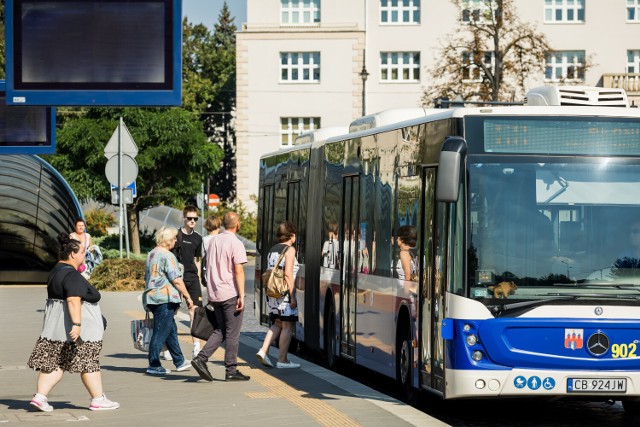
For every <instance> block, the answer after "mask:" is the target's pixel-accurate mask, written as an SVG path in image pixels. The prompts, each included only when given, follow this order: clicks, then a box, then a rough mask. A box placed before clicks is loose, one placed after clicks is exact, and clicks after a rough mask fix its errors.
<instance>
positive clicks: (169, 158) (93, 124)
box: [47, 108, 222, 254]
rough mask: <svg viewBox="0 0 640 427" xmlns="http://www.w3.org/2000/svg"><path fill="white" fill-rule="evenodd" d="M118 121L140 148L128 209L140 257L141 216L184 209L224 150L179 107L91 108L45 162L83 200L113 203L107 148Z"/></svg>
mask: <svg viewBox="0 0 640 427" xmlns="http://www.w3.org/2000/svg"><path fill="white" fill-rule="evenodd" d="M120 117H122V118H123V119H124V122H125V123H126V125H127V127H128V128H129V131H130V132H131V136H132V137H133V139H134V141H135V142H136V145H137V146H138V149H139V152H138V156H137V157H136V158H135V160H136V162H137V163H138V177H137V178H136V187H137V192H138V196H137V197H136V198H135V199H134V203H133V204H131V205H128V206H127V219H128V222H129V229H130V231H131V233H130V234H131V246H132V250H133V252H134V253H135V254H139V253H140V237H139V232H140V231H139V228H138V216H139V212H140V211H142V210H143V209H146V208H150V207H153V206H158V205H162V204H166V205H173V206H182V204H183V202H184V200H186V199H187V198H189V197H190V196H191V195H193V194H196V193H198V192H199V191H200V187H201V185H202V177H203V176H207V175H210V174H212V173H214V172H215V171H216V169H217V168H218V167H219V166H218V165H219V163H220V159H221V158H222V151H221V150H220V148H219V147H218V146H217V145H216V144H212V143H210V142H209V141H207V138H206V135H205V134H204V132H203V130H202V125H201V123H200V122H199V121H198V119H197V117H194V116H193V114H191V113H189V112H187V111H185V110H182V109H179V108H90V109H88V110H86V112H85V113H84V114H83V115H82V116H81V117H77V118H74V119H69V120H67V121H66V122H65V124H64V126H63V127H62V128H61V129H60V130H59V131H58V134H57V154H56V155H55V156H50V157H49V158H47V160H48V161H49V162H50V163H51V164H52V165H53V167H55V168H56V169H57V170H58V171H59V172H60V173H61V174H62V175H63V176H64V177H65V179H66V180H67V181H68V182H69V184H70V185H71V187H72V188H73V189H74V191H75V193H76V195H77V196H78V198H79V199H80V200H82V201H86V200H89V199H94V200H97V201H100V202H109V201H110V200H111V191H110V186H109V183H108V181H107V179H106V176H105V172H104V168H105V165H106V162H107V159H106V158H105V157H104V147H105V145H106V144H107V142H108V141H109V138H110V137H111V134H112V133H113V131H114V129H115V128H116V127H117V125H118V122H119V118H120Z"/></svg>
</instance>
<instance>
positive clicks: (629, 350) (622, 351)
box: [611, 343, 636, 359]
mask: <svg viewBox="0 0 640 427" xmlns="http://www.w3.org/2000/svg"><path fill="white" fill-rule="evenodd" d="M611 357H613V358H614V359H618V358H620V359H627V358H630V357H636V344H635V343H630V344H613V345H612V346H611Z"/></svg>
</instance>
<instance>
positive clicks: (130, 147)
mask: <svg viewBox="0 0 640 427" xmlns="http://www.w3.org/2000/svg"><path fill="white" fill-rule="evenodd" d="M137 155H138V147H137V146H136V143H135V142H133V138H132V137H131V133H129V129H127V126H126V125H125V124H124V121H123V120H122V117H120V123H119V124H118V127H116V129H115V130H114V131H113V134H112V135H111V138H110V139H109V142H108V143H107V145H106V146H105V147H104V156H105V157H106V158H107V159H109V160H108V161H107V165H106V166H105V174H106V175H107V179H108V180H109V183H111V185H113V186H116V187H117V189H115V190H112V197H111V200H112V203H113V202H114V199H116V200H117V203H118V210H119V215H118V223H119V224H118V225H119V229H120V258H122V234H123V233H122V231H123V227H124V234H125V236H126V242H125V243H126V248H127V258H129V227H128V226H127V221H126V205H127V200H125V197H126V195H125V191H126V192H127V193H128V192H129V191H130V189H129V188H126V189H125V187H129V186H130V185H131V184H132V183H133V182H134V181H135V179H136V177H137V176H138V163H136V161H135V160H134V157H136V156H137ZM114 195H115V196H116V197H113V196H114ZM128 200H129V201H128V203H131V202H132V201H133V200H132V198H128Z"/></svg>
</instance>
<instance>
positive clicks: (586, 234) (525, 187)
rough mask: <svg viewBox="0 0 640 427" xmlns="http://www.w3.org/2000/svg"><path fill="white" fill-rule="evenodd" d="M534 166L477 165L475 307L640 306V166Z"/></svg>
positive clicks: (472, 241) (571, 161) (472, 182)
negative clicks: (506, 303)
mask: <svg viewBox="0 0 640 427" xmlns="http://www.w3.org/2000/svg"><path fill="white" fill-rule="evenodd" d="M484 158H486V159H491V160H489V161H487V162H481V161H480V160H482V159H484ZM527 159H532V157H529V156H526V157H525V156H522V157H511V156H495V155H491V156H486V155H485V156H471V157H470V158H469V217H468V230H469V233H468V237H469V241H468V243H469V246H468V251H467V253H468V263H467V265H468V272H469V275H468V280H469V289H470V297H472V298H477V299H480V300H483V301H486V303H487V304H492V302H491V301H493V303H495V299H496V298H504V297H508V298H510V299H518V300H522V299H543V298H551V297H558V296H573V297H577V298H580V297H582V296H585V297H589V298H592V299H594V298H595V299H600V298H622V299H624V298H625V296H626V295H628V297H629V299H630V300H638V299H640V164H633V163H632V162H631V161H630V160H629V159H625V160H621V159H612V158H580V157H572V158H561V157H555V158H545V160H548V162H546V163H538V162H533V161H530V162H527ZM535 160H536V161H540V157H537V158H535ZM505 282H506V283H505Z"/></svg>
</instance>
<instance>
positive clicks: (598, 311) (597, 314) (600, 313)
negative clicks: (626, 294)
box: [594, 307, 604, 316]
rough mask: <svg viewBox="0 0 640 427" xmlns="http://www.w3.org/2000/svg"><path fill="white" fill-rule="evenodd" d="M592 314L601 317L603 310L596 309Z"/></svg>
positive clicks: (600, 308)
mask: <svg viewBox="0 0 640 427" xmlns="http://www.w3.org/2000/svg"><path fill="white" fill-rule="evenodd" d="M594 312H595V313H596V316H602V313H604V309H603V308H602V307H596V309H595V310H594Z"/></svg>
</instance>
